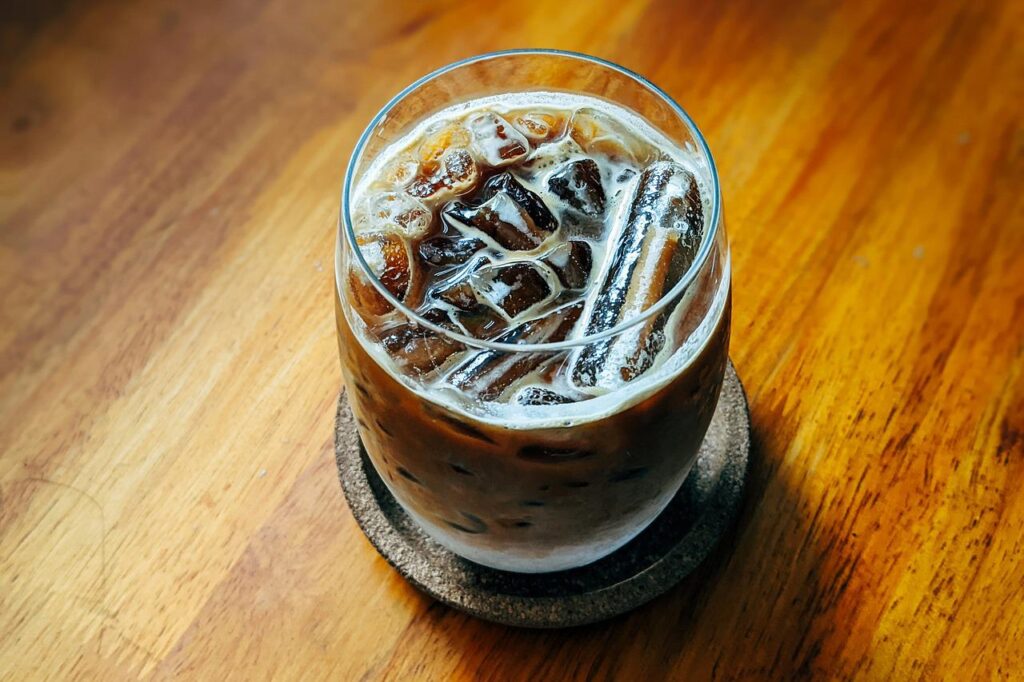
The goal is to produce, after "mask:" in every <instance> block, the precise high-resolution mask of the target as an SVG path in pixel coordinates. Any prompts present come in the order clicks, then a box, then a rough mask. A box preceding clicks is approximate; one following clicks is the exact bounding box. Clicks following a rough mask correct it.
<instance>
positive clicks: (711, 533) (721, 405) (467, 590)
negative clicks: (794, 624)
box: [335, 362, 750, 628]
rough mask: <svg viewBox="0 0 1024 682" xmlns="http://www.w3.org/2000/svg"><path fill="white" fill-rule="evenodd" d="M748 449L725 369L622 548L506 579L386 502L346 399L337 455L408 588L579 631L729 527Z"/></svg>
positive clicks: (369, 527)
mask: <svg viewBox="0 0 1024 682" xmlns="http://www.w3.org/2000/svg"><path fill="white" fill-rule="evenodd" d="M749 450H750V414H749V411H748V409H747V399H746V395H745V394H744V392H743V386H742V384H740V380H739V377H738V376H737V375H736V370H735V368H734V367H733V366H732V363H731V362H730V363H729V367H728V368H727V370H726V375H725V383H724V385H723V387H722V396H721V398H720V400H719V402H718V407H717V409H716V410H715V415H714V417H713V418H712V420H711V426H710V427H709V428H708V434H707V437H706V438H705V439H704V443H703V444H702V445H701V449H700V454H699V455H698V457H697V461H696V463H695V464H694V467H693V469H692V470H691V472H690V475H689V476H688V477H687V479H686V481H685V482H684V483H683V486H682V487H681V488H680V490H679V492H678V493H677V494H676V496H675V498H673V500H672V502H670V503H669V505H668V507H666V509H665V511H663V512H662V513H661V515H660V516H658V518H656V519H655V520H654V522H653V523H651V525H650V526H648V527H647V528H646V529H645V530H644V531H643V532H642V533H640V535H638V536H637V537H636V538H634V539H633V540H631V541H630V542H629V543H628V544H626V545H625V546H624V547H622V548H621V549H619V550H617V551H615V552H613V553H612V554H610V555H608V556H606V557H604V558H603V559H600V560H598V561H596V562H594V563H592V564H589V565H587V566H583V567H581V568H574V569H571V570H567V571H558V572H556V573H510V572H507V571H499V570H496V569H493V568H487V567H485V566H481V565H479V564H474V563H472V562H470V561H468V560H466V559H463V558H462V557H460V556H458V555H456V554H454V553H452V552H450V551H448V550H447V549H445V548H443V547H441V546H440V545H439V544H437V543H436V542H434V541H433V540H431V539H430V538H429V537H427V535H426V534H425V533H424V532H423V531H421V530H420V529H419V528H418V527H417V526H416V525H415V524H414V523H413V521H412V519H410V518H409V516H408V515H407V514H406V513H405V511H403V510H402V507H401V506H400V505H399V504H398V502H396V501H395V498H394V497H392V495H391V492H390V491H389V490H388V489H387V487H386V486H385V485H384V483H383V481H381V479H380V477H379V476H378V475H377V472H376V470H375V469H374V468H373V465H372V464H371V463H370V461H369V459H368V458H367V456H366V453H365V452H364V450H363V447H362V445H361V443H360V441H359V436H358V434H357V432H356V425H355V420H354V419H353V417H352V411H351V410H350V408H349V405H348V401H347V400H346V399H345V396H344V394H342V396H340V397H339V399H338V414H337V421H336V430H335V457H336V459H337V463H338V475H339V477H340V478H341V487H342V490H343V491H344V493H345V498H346V499H347V500H348V505H349V507H350V508H351V509H352V514H353V515H354V516H355V518H356V521H357V522H358V523H359V526H360V527H361V528H362V529H363V532H364V533H365V534H366V537H367V538H369V540H370V542H371V543H373V546H374V547H376V548H377V551H378V552H380V553H381V555H382V556H383V557H384V558H385V559H386V560H387V561H388V563H390V564H391V565H392V566H394V567H395V568H396V569H397V570H398V572H399V573H401V574H402V575H403V576H404V577H405V578H406V580H408V581H409V582H410V583H412V584H413V585H414V586H415V587H417V588H419V589H420V590H422V591H423V592H426V593H427V594H429V595H430V596H431V597H434V598H435V599H437V600H439V601H441V602H444V603H445V604H448V605H449V606H452V607H454V608H457V609H461V610H462V611H466V612H468V613H471V614H473V615H474V616H477V617H479V618H483V619H485V620H490V621H495V622H498V623H504V624H506V625H516V626H521V627H536V628H554V627H567V626H572V625H583V624H585V623H592V622H595V621H599V620H603V619H605V618H611V617H612V616H616V615H618V614H621V613H625V612H626V611H629V610H631V609H634V608H636V607H637V606H640V605H641V604H643V603H645V602H647V601H650V600H651V599H653V598H654V597H656V596H658V595H659V594H661V593H663V592H665V591H666V590H668V589H669V588H670V587H672V586H673V585H675V584H676V583H678V582H679V581H680V580H682V578H683V577H685V576H686V575H687V574H689V573H690V572H691V571H693V569H694V568H696V567H697V565H698V564H699V563H700V562H701V561H702V560H703V559H704V557H705V556H707V554H708V553H709V552H710V551H711V549H712V548H713V547H714V545H715V543H716V542H717V541H718V539H719V538H720V537H721V536H722V534H723V533H724V532H725V531H726V529H727V528H728V526H729V525H730V523H731V522H732V520H733V517H734V515H735V513H736V509H737V508H738V506H739V502H740V498H741V495H742V492H743V481H744V479H745V477H746V472H747V457H748V454H749Z"/></svg>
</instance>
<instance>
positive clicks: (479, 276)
mask: <svg viewBox="0 0 1024 682" xmlns="http://www.w3.org/2000/svg"><path fill="white" fill-rule="evenodd" d="M470 282H472V285H473V287H474V289H476V294H477V297H478V298H483V299H484V300H486V301H487V302H488V303H490V304H491V305H492V306H494V307H495V308H500V309H501V310H503V311H505V314H506V315H508V316H509V317H510V318H511V319H515V318H516V317H518V316H519V315H521V314H523V313H525V312H527V311H530V310H536V309H537V307H538V306H540V305H542V304H544V303H546V302H548V301H550V300H551V299H552V298H554V297H555V296H556V295H557V293H558V289H559V287H558V282H557V279H556V277H555V275H554V273H552V272H551V271H550V270H549V269H548V268H546V267H544V266H543V265H541V264H539V263H533V262H529V261H516V262H514V263H501V264H497V265H486V266H484V267H482V268H480V269H479V270H477V271H476V272H475V273H473V275H472V277H470Z"/></svg>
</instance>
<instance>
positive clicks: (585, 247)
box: [540, 239, 593, 289]
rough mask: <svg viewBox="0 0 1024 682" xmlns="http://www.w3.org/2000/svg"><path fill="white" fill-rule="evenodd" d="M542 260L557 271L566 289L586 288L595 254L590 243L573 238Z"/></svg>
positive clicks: (552, 250)
mask: <svg viewBox="0 0 1024 682" xmlns="http://www.w3.org/2000/svg"><path fill="white" fill-rule="evenodd" d="M540 261H541V263H544V264H545V265H547V266H548V267H549V268H551V269H552V270H554V271H555V274H556V275H557V276H558V280H559V282H561V283H562V286H564V287H565V288H566V289H585V288H586V286H587V282H589V281H590V269H591V267H592V266H593V254H592V253H591V249H590V244H588V243H587V242H585V241H582V240H578V239H571V240H569V241H567V242H563V243H562V244H559V245H558V246H556V247H555V248H553V249H551V251H549V252H548V253H547V255H545V256H544V257H543V258H541V259H540Z"/></svg>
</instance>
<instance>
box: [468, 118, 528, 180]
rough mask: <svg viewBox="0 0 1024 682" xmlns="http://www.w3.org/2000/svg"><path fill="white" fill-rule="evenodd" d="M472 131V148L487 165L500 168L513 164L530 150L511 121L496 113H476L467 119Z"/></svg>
mask: <svg viewBox="0 0 1024 682" xmlns="http://www.w3.org/2000/svg"><path fill="white" fill-rule="evenodd" d="M468 125H469V129H470V130H471V131H472V132H473V149H474V151H476V153H477V157H478V158H479V159H480V160H481V161H483V162H484V163H486V164H487V165H489V166H494V167H495V168H500V167H502V166H508V165H509V164H513V163H515V162H517V161H519V160H520V159H522V158H523V157H525V156H526V155H527V154H528V153H529V151H530V143H529V142H527V140H526V138H525V137H523V134H522V133H520V132H519V131H518V130H516V129H515V128H514V127H513V126H512V124H511V123H509V122H508V121H506V120H505V119H503V118H502V117H501V116H498V115H497V114H494V113H491V112H486V113H482V114H477V115H476V116H474V117H472V118H470V119H469V121H468Z"/></svg>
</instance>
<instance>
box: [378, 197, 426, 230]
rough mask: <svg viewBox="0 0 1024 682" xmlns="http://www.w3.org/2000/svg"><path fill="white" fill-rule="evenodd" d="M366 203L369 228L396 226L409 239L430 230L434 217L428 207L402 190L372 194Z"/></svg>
mask: <svg viewBox="0 0 1024 682" xmlns="http://www.w3.org/2000/svg"><path fill="white" fill-rule="evenodd" d="M367 203H368V208H367V216H368V218H369V221H368V222H369V226H370V227H371V229H382V228H388V227H396V228H397V229H398V230H399V231H400V232H402V233H403V234H404V235H405V236H406V237H408V238H409V239H416V238H418V237H422V236H424V235H425V234H426V233H427V232H428V231H429V230H430V223H431V222H432V221H433V217H434V216H433V215H432V214H431V212H430V209H428V208H427V207H426V206H424V205H423V202H421V201H419V200H418V199H416V198H415V197H411V196H409V195H408V194H405V193H404V192H381V193H380V194H374V195H372V196H371V197H370V198H369V199H368V201H367Z"/></svg>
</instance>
